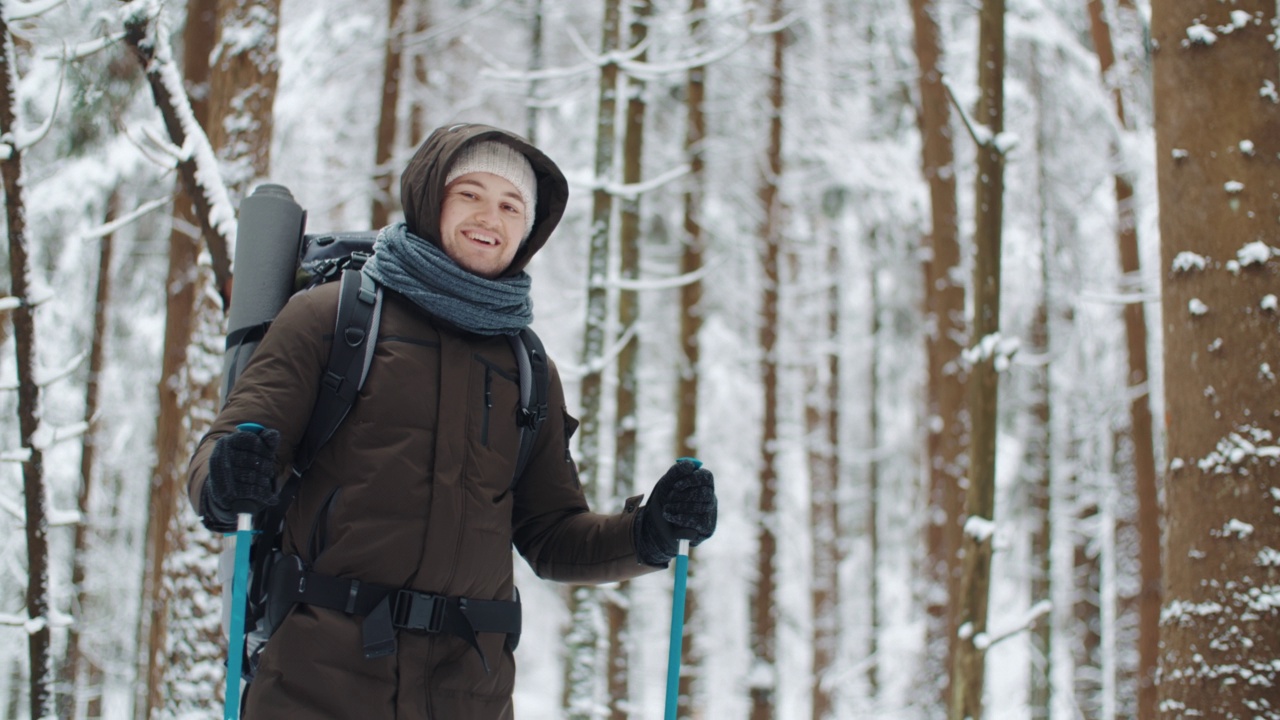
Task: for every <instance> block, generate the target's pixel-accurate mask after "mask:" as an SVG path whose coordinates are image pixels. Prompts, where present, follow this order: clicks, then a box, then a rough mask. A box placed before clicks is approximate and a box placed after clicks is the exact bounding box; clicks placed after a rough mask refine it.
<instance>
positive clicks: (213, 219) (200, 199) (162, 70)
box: [124, 0, 235, 308]
mask: <svg viewBox="0 0 1280 720" xmlns="http://www.w3.org/2000/svg"><path fill="white" fill-rule="evenodd" d="M196 1H198V0H196ZM143 10H145V8H143V7H141V6H140V7H139V8H138V11H137V12H136V13H135V14H133V15H130V16H129V17H127V18H126V20H125V36H124V39H125V42H126V43H127V44H128V45H129V47H130V48H131V49H132V50H133V53H134V55H135V56H136V57H137V59H138V63H139V64H140V65H141V66H142V68H143V71H144V72H145V74H146V77H147V83H148V84H149V85H150V86H151V96H152V98H153V99H154V100H155V103H156V107H157V108H158V109H159V110H160V115H161V118H162V119H163V120H164V126H165V130H166V132H167V133H168V135H169V140H170V142H172V143H173V145H174V146H175V147H178V148H186V147H187V146H188V142H190V146H191V150H190V152H189V153H188V154H187V155H186V157H184V158H183V159H181V160H179V161H178V175H179V177H181V178H182V182H183V185H184V187H185V189H186V192H187V193H188V195H189V196H190V199H191V203H192V206H193V207H194V210H195V212H194V216H195V218H196V220H197V221H198V223H199V227H200V230H201V233H200V234H201V238H202V239H203V240H204V243H205V245H206V246H207V247H208V248H209V255H210V258H211V262H212V267H213V274H214V278H215V279H216V287H217V291H218V295H219V297H220V298H221V299H222V306H223V307H224V308H225V307H226V306H227V303H228V302H230V299H231V256H230V253H229V250H228V249H229V248H230V247H231V238H232V236H234V235H235V218H234V217H232V216H230V215H229V214H230V213H231V212H232V208H231V205H230V202H229V201H227V197H226V188H225V186H223V184H222V177H221V174H220V173H218V172H217V169H216V168H212V167H204V166H203V165H202V162H203V159H208V158H209V155H211V154H212V153H211V148H210V145H209V142H208V137H207V136H206V135H205V134H204V131H203V130H202V129H201V128H200V123H199V122H198V121H197V119H196V118H195V117H194V115H193V113H192V107H191V104H190V99H189V98H188V97H187V96H186V92H185V91H184V89H183V88H182V87H180V86H178V85H177V83H176V81H177V79H178V73H177V70H176V68H174V66H173V61H172V59H171V58H170V51H169V47H168V45H167V44H166V43H167V39H166V38H165V36H164V34H163V33H158V32H155V29H154V28H153V27H152V24H153V22H156V21H158V20H159V19H160V18H152V17H149V16H147V15H146V14H144V13H143V12H142V11H143ZM192 133H194V135H192ZM189 135H192V136H190V137H189ZM204 150H209V151H210V153H209V154H208V155H206V154H205V153H204V152H202V151H204Z"/></svg>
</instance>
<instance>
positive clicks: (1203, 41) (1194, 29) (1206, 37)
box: [1187, 23, 1218, 45]
mask: <svg viewBox="0 0 1280 720" xmlns="http://www.w3.org/2000/svg"><path fill="white" fill-rule="evenodd" d="M1187 40H1188V41H1189V42H1190V44H1193V45H1212V44H1214V43H1215V42H1217V41H1218V36H1217V35H1215V34H1214V32H1213V31H1212V30H1210V29H1209V27H1208V26H1207V25H1204V24H1203V23H1196V24H1195V25H1192V26H1190V27H1188V28H1187Z"/></svg>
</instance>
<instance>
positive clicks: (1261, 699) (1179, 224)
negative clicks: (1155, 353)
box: [1151, 0, 1280, 718]
mask: <svg viewBox="0 0 1280 720" xmlns="http://www.w3.org/2000/svg"><path fill="white" fill-rule="evenodd" d="M1153 10H1154V14H1153V16H1152V27H1151V40H1152V46H1153V48H1155V55H1154V85H1155V128H1156V158H1157V176H1158V180H1159V192H1160V244H1161V251H1160V259H1161V276H1162V278H1163V282H1162V307H1161V316H1162V319H1163V326H1164V344H1165V354H1164V378H1165V382H1164V386H1165V411H1166V413H1167V416H1168V417H1169V418H1171V419H1172V422H1169V423H1168V424H1167V425H1168V428H1167V431H1168V440H1167V443H1168V457H1169V458H1170V459H1169V468H1168V475H1167V476H1166V482H1165V487H1166V500H1167V516H1166V520H1167V536H1166V545H1165V553H1166V554H1165V560H1166V562H1165V563H1164V589H1165V600H1164V605H1163V610H1162V612H1161V620H1160V662H1159V677H1160V684H1159V686H1158V690H1157V694H1158V703H1157V714H1158V716H1159V717H1163V718H1179V717H1192V716H1195V717H1220V718H1228V717H1250V718H1252V717H1275V716H1276V715H1277V712H1278V711H1277V704H1276V690H1275V689H1276V687H1277V686H1280V668H1278V667H1277V666H1276V665H1275V663H1274V662H1273V660H1274V659H1275V658H1276V657H1280V602H1278V598H1280V595H1278V594H1277V587H1278V586H1280V557H1278V556H1277V552H1276V548H1280V523H1277V522H1276V513H1277V512H1278V510H1277V508H1280V498H1278V497H1277V495H1276V490H1275V485H1276V481H1275V479H1276V474H1277V470H1276V467H1277V462H1278V461H1277V458H1278V457H1280V442H1278V440H1277V436H1280V418H1278V417H1277V414H1276V412H1275V405H1276V403H1275V398H1276V397H1277V390H1276V367H1275V363H1276V358H1277V357H1280V335H1277V333H1276V317H1277V312H1278V310H1277V303H1276V289H1277V287H1280V257H1278V255H1280V248H1278V247H1277V242H1276V232H1275V230H1276V218H1277V217H1280V157H1277V151H1278V150H1280V148H1278V147H1277V145H1276V138H1277V134H1276V128H1278V127H1280V96H1278V95H1277V88H1278V87H1280V63H1277V50H1276V46H1275V37H1274V35H1275V23H1276V22H1277V8H1276V5H1275V3H1274V2H1263V1H1262V0H1247V1H1244V2H1237V3H1235V4H1233V5H1204V4H1202V3H1194V2H1188V0H1170V1H1169V2H1164V3H1157V4H1155V5H1154V6H1153ZM1189 23H1190V24H1189Z"/></svg>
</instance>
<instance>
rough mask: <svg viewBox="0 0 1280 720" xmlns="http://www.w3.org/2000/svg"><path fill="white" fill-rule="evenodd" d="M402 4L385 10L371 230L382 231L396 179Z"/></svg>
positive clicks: (400, 0)
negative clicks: (394, 164)
mask: <svg viewBox="0 0 1280 720" xmlns="http://www.w3.org/2000/svg"><path fill="white" fill-rule="evenodd" d="M403 10H404V0H389V2H388V8H387V39H386V46H385V50H384V51H383V55H382V102H381V104H380V109H379V114H378V137H377V143H376V147H375V149H374V154H373V184H374V192H373V207H372V209H371V211H370V217H371V218H372V223H373V227H375V228H382V227H386V225H387V224H388V223H390V222H391V213H392V211H393V210H395V205H396V203H395V192H394V190H393V189H392V187H391V179H392V178H393V177H395V176H396V175H398V173H397V172H396V170H397V169H396V168H394V167H392V166H391V161H392V160H393V159H394V157H395V149H396V127H397V121H398V120H399V115H398V113H399V108H400V74H401V70H402V65H403V63H402V59H401V50H402V47H403V45H404V28H405V25H406V22H405V20H406V18H405V13H404V12H403Z"/></svg>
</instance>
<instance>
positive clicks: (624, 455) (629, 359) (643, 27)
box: [605, 0, 652, 720]
mask: <svg viewBox="0 0 1280 720" xmlns="http://www.w3.org/2000/svg"><path fill="white" fill-rule="evenodd" d="M651 11H652V0H638V1H637V2H635V3H634V4H633V5H632V6H631V13H632V15H631V38H630V41H629V43H630V46H631V47H632V48H633V49H634V48H643V45H644V42H645V36H646V35H647V33H648V27H649V15H650V14H651ZM646 58H647V52H646V51H645V50H643V49H641V51H640V52H639V53H638V54H637V55H636V62H644V61H645V59H646ZM625 83H626V86H627V89H626V97H627V106H626V110H625V113H626V120H625V127H624V129H623V135H622V182H623V184H625V185H637V184H639V183H640V180H641V177H642V175H643V159H644V113H645V99H644V81H642V80H640V79H638V78H635V77H631V76H628V77H627V78H626V79H625ZM621 206H622V207H621V208H620V212H619V215H618V250H619V256H620V257H619V267H618V274H619V277H621V279H622V280H624V281H627V280H637V279H639V277H640V220H641V216H640V196H639V194H632V193H628V194H626V195H624V196H623V197H622V202H621ZM617 313H618V328H619V329H620V331H621V332H623V333H627V332H630V333H631V339H630V340H629V341H628V342H627V343H626V344H625V345H624V346H623V347H622V349H621V350H620V351H619V353H618V366H617V376H618V386H617V390H616V394H615V399H616V411H615V412H616V414H617V423H616V427H617V429H616V430H615V432H614V437H615V439H616V441H615V445H614V473H613V478H614V480H613V483H614V487H613V496H614V498H615V502H616V500H625V499H626V498H627V497H629V496H631V495H633V494H634V493H635V491H636V454H637V447H636V446H637V428H638V427H639V422H640V418H639V413H638V411H637V399H638V398H637V388H638V386H639V383H638V365H639V355H640V336H639V335H638V334H636V333H635V332H634V330H635V328H636V324H637V323H638V322H639V321H640V299H639V297H638V296H637V292H636V291H635V290H628V289H626V288H622V289H621V290H619V292H618V308H617ZM615 506H616V505H615ZM630 598H631V584H630V583H629V582H625V581H624V582H622V583H619V584H618V587H617V588H616V589H615V590H614V592H613V593H611V594H610V595H609V601H608V603H609V606H608V615H609V631H608V632H609V642H608V648H609V649H608V651H607V653H608V654H607V659H606V661H605V667H606V668H608V671H607V672H608V692H609V716H610V718H612V720H626V718H628V717H630V707H631V705H632V701H631V683H630V681H629V679H628V677H629V674H630V665H631V662H630V656H631V648H630V645H631V638H630V635H629V632H628V624H629V622H630V610H629V608H630V606H631V599H630Z"/></svg>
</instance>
